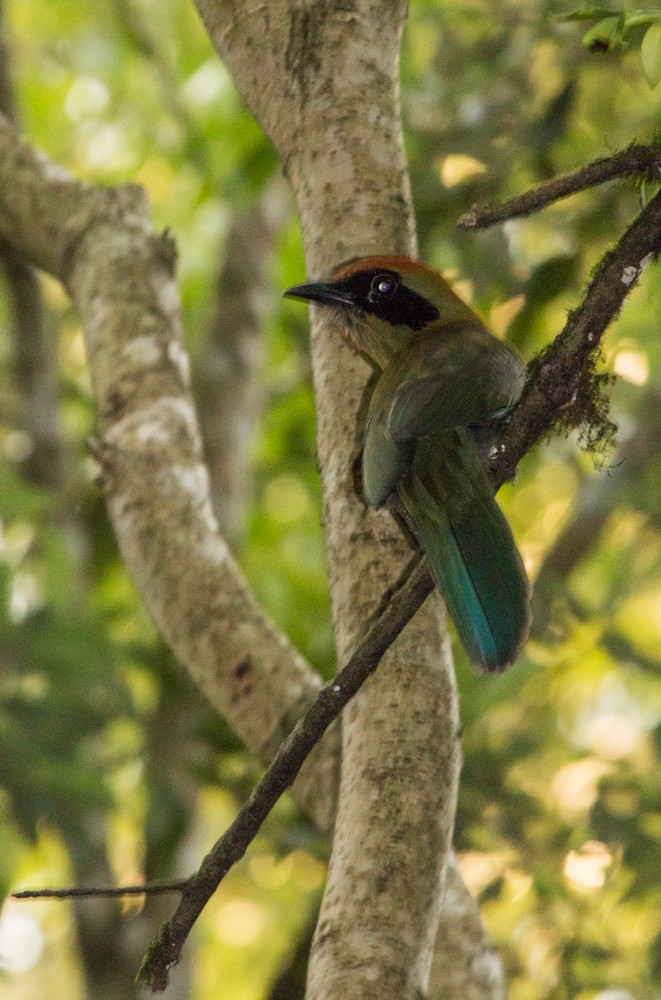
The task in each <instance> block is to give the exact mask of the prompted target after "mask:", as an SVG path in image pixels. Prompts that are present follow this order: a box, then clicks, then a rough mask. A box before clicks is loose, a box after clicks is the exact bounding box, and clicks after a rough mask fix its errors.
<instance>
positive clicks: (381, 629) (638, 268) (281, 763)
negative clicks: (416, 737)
mask: <svg viewBox="0 0 661 1000" xmlns="http://www.w3.org/2000/svg"><path fill="white" fill-rule="evenodd" d="M659 252H661V192H660V193H658V194H657V195H656V196H655V197H654V198H653V199H652V201H650V203H649V205H648V206H647V207H646V208H645V209H644V210H643V211H642V212H641V214H640V215H639V216H638V218H637V219H635V220H634V222H633V223H632V224H631V226H630V227H629V229H628V230H627V231H626V233H625V234H624V235H623V237H622V238H621V239H620V241H619V242H618V243H617V244H616V245H615V247H614V248H613V249H611V250H610V251H609V252H608V253H607V254H606V255H605V256H604V258H603V259H602V261H601V262H600V264H599V265H598V267H597V268H596V271H595V274H594V277H593V279H592V281H591V283H590V285H589V287H588V290H587V292H586V295H585V298H584V300H583V302H582V303H581V305H580V306H579V307H578V309H576V310H575V311H574V312H573V313H572V314H571V315H570V316H569V318H568V320H567V323H566V324H565V327H564V329H563V330H562V332H561V333H560V334H559V335H558V337H557V338H556V339H555V341H554V342H553V344H552V345H551V347H550V348H549V349H548V350H547V351H546V352H545V353H544V355H543V356H542V357H541V359H537V360H536V361H535V362H533V363H532V364H531V366H530V369H529V371H530V379H529V383H528V386H527V389H526V392H525V393H524V396H523V398H522V400H521V402H520V403H519V405H518V406H517V408H516V410H515V411H514V413H513V416H512V419H511V421H510V423H509V424H508V425H506V427H505V430H504V432H503V434H502V436H501V437H500V439H499V441H498V443H497V444H496V445H495V447H494V457H493V458H492V461H491V463H490V471H491V475H492V478H493V481H494V485H495V486H496V487H498V486H500V485H502V483H503V482H505V481H506V480H508V479H510V478H512V476H513V475H514V472H515V470H516V466H517V464H518V462H519V461H520V459H521V458H522V457H523V455H524V454H525V453H526V452H527V451H529V450H530V448H532V447H533V446H534V445H535V444H537V443H538V442H539V440H540V439H541V438H542V437H543V436H544V435H545V434H547V433H548V432H549V431H550V430H551V429H552V428H553V426H554V425H555V424H556V423H557V421H558V420H559V419H560V417H561V416H562V417H563V419H564V421H565V423H567V422H568V420H567V414H568V413H570V414H571V411H572V407H573V408H574V409H575V411H576V415H577V416H576V420H577V421H579V420H580V413H581V406H580V405H579V404H580V402H581V393H587V392H588V391H589V382H590V378H591V376H592V367H591V365H593V364H594V352H595V349H596V348H597V346H598V344H599V341H600V340H601V337H602V335H603V333H604V331H605V330H606V328H607V327H608V325H609V324H610V322H611V321H612V320H613V319H614V318H615V316H617V314H618V313H619V311H620V309H621V307H622V303H623V302H624V299H625V298H626V296H627V295H628V294H629V292H630V291H631V290H632V288H633V287H634V285H635V284H636V282H637V280H638V278H639V276H640V274H641V273H642V271H643V269H644V267H645V266H646V265H647V263H649V262H650V261H651V260H652V259H653V258H655V257H656V256H657V255H658V254H659ZM433 586H434V583H433V579H432V576H431V573H430V570H429V567H428V565H427V562H426V560H421V559H418V560H417V561H416V563H414V565H413V568H412V571H411V572H410V575H409V576H408V578H407V579H405V580H404V581H403V582H402V584H401V586H400V588H399V589H398V590H396V591H395V592H394V593H393V595H392V599H391V600H390V602H389V603H388V605H387V606H386V608H385V610H384V611H383V612H382V613H381V614H380V616H379V617H378V618H377V619H376V620H375V621H374V622H373V623H372V625H371V626H370V628H369V629H368V631H367V633H366V635H365V637H364V638H363V639H362V641H361V642H360V644H359V645H358V647H357V648H356V651H355V652H354V654H353V656H352V657H351V659H350V660H349V662H348V663H347V665H346V666H345V667H344V669H343V670H342V671H341V672H340V673H339V674H338V675H337V677H336V678H335V680H333V681H331V682H330V683H329V684H326V685H325V686H324V687H323V688H322V689H321V691H320V692H319V694H318V696H317V698H316V700H315V701H314V702H313V704H312V705H311V706H310V708H309V709H308V710H307V712H306V713H305V715H304V716H303V718H302V719H301V720H300V721H299V722H298V723H297V725H296V727H295V728H294V730H293V731H292V733H291V734H290V736H289V737H288V738H287V739H286V740H285V741H284V743H283V744H282V746H281V747H280V749H279V751H278V753H277V754H276V757H275V758H274V760H273V762H272V764H271V765H270V767H269V768H268V770H267V771H266V772H265V774H264V776H263V778H262V779H261V781H260V782H259V784H258V785H257V786H256V788H255V789H254V791H253V793H252V795H251V796H250V798H249V799H248V801H247V802H246V804H245V805H244V806H243V807H242V809H241V810H240V812H239V814H238V815H237V817H236V819H235V820H234V822H233V823H232V824H231V825H230V827H229V828H228V829H227V830H226V831H225V833H224V834H223V836H222V837H220V839H219V840H218V841H217V842H216V844H215V845H214V846H213V848H212V849H211V851H210V852H209V853H208V854H207V856H206V857H205V859H204V861H203V862H202V865H201V866H200V869H199V870H198V872H197V873H196V874H195V875H193V876H191V878H189V879H187V880H186V881H185V882H183V883H182V884H180V885H178V886H177V887H176V891H180V892H181V894H182V899H181V901H180V903H179V906H178V907H177V910H176V911H175V913H174V915H173V916H172V918H171V919H170V920H169V921H167V923H165V924H164V925H163V927H162V928H161V930H160V932H159V934H158V936H157V938H156V939H155V941H154V942H152V945H151V947H150V949H149V951H148V952H147V955H146V956H145V959H144V962H143V964H142V967H141V969H140V972H139V974H138V981H139V982H140V983H142V984H143V985H148V986H150V987H151V989H152V990H153V991H154V992H160V991H162V990H164V989H165V987H166V986H167V983H168V978H169V970H170V968H171V967H172V965H174V964H175V963H176V962H177V961H178V959H179V955H180V953H181V949H182V947H183V945H184V943H185V941H186V939H187V937H188V934H189V933H190V931H191V929H192V927H193V925H194V923H195V921H196V920H197V917H198V916H199V914H200V913H201V912H202V910H203V908H204V906H205V905H206V903H207V902H208V900H209V899H210V897H211V896H212V895H213V893H214V892H215V890H216V889H217V887H218V885H219V884H220V882H221V881H222V879H223V878H224V876H225V875H226V874H227V872H228V871H229V870H230V868H231V867H232V865H234V864H235V863H236V862H237V861H238V860H239V859H240V858H241V857H242V856H243V855H244V853H245V851H246V849H247V848H248V846H249V844H250V843H251V841H252V840H253V839H254V837H255V835H256V833H257V831H258V830H259V828H260V826H261V824H262V823H263V822H264V820H265V819H266V817H267V816H268V814H269V812H270V811H271V809H272V808H273V806H274V805H275V803H276V802H277V801H278V799H279V798H280V796H281V795H282V794H283V793H284V792H285V791H286V789H287V788H289V786H290V785H291V784H293V782H294V780H295V778H296V776H297V775H298V772H299V771H300V769H301V767H302V765H303V763H304V761H305V760H306V758H307V756H308V755H309V753H310V752H311V750H312V749H313V748H314V746H315V745H316V744H317V743H318V742H319V740H320V739H321V737H322V735H323V733H324V732H325V731H326V729H327V728H328V726H329V725H330V724H331V722H333V720H334V719H335V718H336V717H337V716H338V715H339V714H340V712H341V711H342V709H343V708H344V706H345V705H346V704H347V703H348V702H349V701H350V700H351V698H352V697H353V696H354V695H355V694H356V692H357V691H358V690H359V689H360V687H361V686H362V684H363V683H364V681H365V680H366V679H367V677H368V676H369V675H370V674H371V673H373V672H374V670H376V668H377V666H378V664H379V662H380V660H381V658H382V657H383V655H384V654H385V652H386V651H387V649H388V648H389V647H390V645H391V644H392V643H393V642H394V640H395V639H396V638H397V636H398V635H399V634H400V632H401V631H402V630H403V629H404V628H405V626H406V624H407V623H408V622H409V620H410V619H411V618H412V617H413V615H414V614H415V613H416V611H417V610H418V608H419V607H420V606H421V604H422V603H423V601H424V600H425V598H426V597H427V596H428V595H429V593H430V592H431V591H432V589H433ZM136 888H137V887H136ZM140 888H141V889H142V891H148V890H147V886H144V887H140ZM163 891H166V890H163ZM42 894H43V891H42ZM77 894H79V895H85V894H86V892H85V890H80V891H79V892H78V893H77ZM88 894H90V893H88ZM114 894H115V895H121V890H117V891H116V892H115V893H114Z"/></svg>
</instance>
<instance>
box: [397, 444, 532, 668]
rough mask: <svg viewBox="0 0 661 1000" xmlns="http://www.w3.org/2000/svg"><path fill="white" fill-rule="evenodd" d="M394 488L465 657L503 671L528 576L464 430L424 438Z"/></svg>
mask: <svg viewBox="0 0 661 1000" xmlns="http://www.w3.org/2000/svg"><path fill="white" fill-rule="evenodd" d="M398 491H399V495H400V497H401V499H402V502H403V503H404V506H405V507H406V509H407V511H408V512H409V514H410V516H411V518H412V520H413V522H414V524H415V526H416V529H417V532H418V535H419V537H420V543H421V545H422V547H423V549H424V551H425V553H426V555H427V558H428V560H429V565H430V566H431V570H432V572H433V574H434V578H435V579H436V582H437V583H438V586H439V588H440V590H441V592H442V593H443V596H444V597H445V600H446V603H447V606H448V610H449V612H450V615H451V616H452V619H453V621H454V623H455V625H456V627H457V632H458V633H459V636H460V638H461V641H462V642H463V644H464V646H465V647H466V651H467V652H468V655H469V656H470V658H471V660H472V661H473V663H475V664H477V665H479V666H481V667H483V668H485V669H486V670H488V671H500V670H503V669H504V668H505V667H506V666H507V664H509V663H511V662H512V660H513V659H514V658H515V657H516V654H517V652H518V650H519V648H520V646H521V643H522V641H523V640H524V638H525V637H526V636H527V633H528V628H529V624H530V616H529V611H528V581H527V578H526V574H525V570H524V567H523V563H522V561H521V556H520V555H519V553H518V551H517V549H516V545H515V544H514V539H513V537H512V532H511V530H510V527H509V525H508V523H507V521H506V520H505V517H504V516H503V513H502V511H501V510H500V508H499V506H498V504H497V503H496V501H495V500H494V499H493V496H492V493H491V487H490V484H489V482H488V480H487V477H486V475H485V473H484V469H483V466H482V462H481V459H480V456H479V454H478V451H477V446H476V444H475V441H474V439H473V437H472V435H471V433H470V431H468V430H464V429H457V430H449V431H444V432H443V431H442V432H439V433H438V434H436V435H434V436H433V437H430V438H428V439H426V440H425V441H424V443H423V444H422V445H419V446H418V448H417V450H416V455H415V459H414V462H413V465H412V468H411V470H410V472H409V473H408V475H407V476H406V477H405V478H404V479H403V480H402V481H401V482H400V484H399V489H398Z"/></svg>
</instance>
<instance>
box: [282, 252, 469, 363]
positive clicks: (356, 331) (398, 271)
mask: <svg viewBox="0 0 661 1000" xmlns="http://www.w3.org/2000/svg"><path fill="white" fill-rule="evenodd" d="M284 294H285V295H287V296H291V297H292V298H298V299H307V300H309V301H310V302H316V303H319V304H321V305H325V306H331V307H333V308H334V309H336V310H338V311H339V312H340V313H341V314H342V318H343V319H344V320H345V325H346V329H347V333H348V336H349V339H350V341H351V343H352V345H353V346H354V348H355V349H356V350H357V351H360V352H361V353H363V354H367V355H368V356H369V357H370V358H371V359H372V360H373V361H375V362H376V364H378V365H379V367H381V368H384V367H385V366H386V364H387V363H388V361H389V360H390V358H392V356H393V355H394V354H395V353H396V352H397V351H398V350H400V348H401V347H403V346H404V345H405V344H406V343H407V342H408V341H409V340H410V339H411V337H414V336H415V335H416V334H417V333H419V332H420V331H421V330H424V329H425V328H426V327H428V326H429V325H430V324H432V323H436V322H438V321H441V322H443V323H447V322H453V321H455V320H462V319H466V318H467V316H471V317H473V318H474V316H473V313H472V311H471V310H470V308H469V307H468V306H467V305H466V303H465V302H462V300H461V299H460V298H459V297H458V296H457V295H455V293H454V292H453V291H452V289H451V288H450V286H449V285H448V283H447V281H445V279H444V278H443V277H441V275H440V274H439V273H438V271H434V270H433V269H432V268H431V267H429V266H428V265H427V264H424V263H422V261H417V260H412V259H411V258H410V257H382V256H379V257H358V258H354V259H352V260H349V261H345V263H343V264H340V265H339V267H337V268H335V270H334V271H333V273H332V274H331V276H330V279H328V280H325V281H313V282H310V283H309V284H304V285H295V286H294V287H293V288H288V289H287V291H286V292H285V293H284Z"/></svg>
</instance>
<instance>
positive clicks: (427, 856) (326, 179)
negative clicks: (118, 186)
mask: <svg viewBox="0 0 661 1000" xmlns="http://www.w3.org/2000/svg"><path fill="white" fill-rule="evenodd" d="M198 7H199V9H200V12H201V14H202V17H203V19H204V21H205V23H206V25H207V28H208V29H209V31H210V34H211V36H212V38H213V40H214V42H215V44H216V46H217V48H218V50H219V52H220V53H221V55H222V56H223V58H224V59H225V61H226V63H227V65H228V67H229V69H230V71H231V72H232V74H233V76H234V79H235V82H236V83H237V86H238V87H239V89H240V91H241V92H242V94H243V96H244V98H245V99H246V100H247V102H248V104H249V105H250V107H251V109H252V110H253V111H254V113H255V114H256V116H257V117H258V119H259V121H260V123H261V124H262V126H263V127H264V128H265V130H266V131H267V133H268V134H269V136H270V138H271V140H272V141H273V142H274V145H275V146H276V148H277V150H278V152H279V154H280V156H281V158H282V161H283V163H284V164H285V166H286V170H287V174H288V176H289V179H290V181H291V183H292V187H293V189H294V193H295V195H296V199H297V202H298V207H299V212H300V216H301V222H302V228H303V234H304V241H305V250H306V260H307V267H308V272H309V274H311V275H318V274H320V273H323V272H324V271H326V270H327V269H328V268H329V267H330V266H331V265H332V264H335V263H337V262H338V261H340V260H342V258H344V257H346V256H350V255H354V254H360V253H367V252H370V251H381V252H384V253H387V252H391V253H392V252H405V253H406V252H408V253H412V252H413V251H414V248H415V244H414V237H413V222H412V212H411V206H410V195H409V189H408V181H407V174H406V168H405V162H404V155H403V142H402V135H401V126H400V120H399V110H398V109H399V97H398V53H399V44H400V34H401V29H402V23H403V19H404V16H405V11H406V5H405V4H404V3H391V4H388V5H387V6H384V5H383V4H382V3H377V2H374V0H371V2H369V0H363V2H362V3H352V4H347V3H346V2H335V3H332V2H331V3H329V2H325V3H322V2H316V3H310V4H306V5H302V4H292V3H287V2H282V0H280V2H275V0H271V2H269V3H268V4H265V3H263V4H230V3H223V2H216V0H198ZM274 80H277V81H278V90H277V93H274V87H273V81H274ZM313 319H314V322H313V336H312V351H313V365H314V374H315V389H316V393H317V401H318V413H319V433H318V451H319V458H320V463H321V467H322V474H323V479H324V497H325V526H326V532H327V548H328V559H329V570H330V582H331V590H332V598H333V611H334V620H335V629H336V642H337V649H338V658H339V660H340V661H342V660H344V659H345V657H346V655H347V653H348V652H349V651H350V650H351V649H352V647H353V645H354V644H355V642H356V639H357V638H358V636H359V635H360V633H361V631H362V629H363V628H364V626H365V622H366V621H367V620H368V619H369V617H370V616H371V615H372V614H373V613H374V611H375V609H376V607H377V606H378V604H379V602H380V600H381V598H382V595H383V593H384V591H386V590H387V588H388V587H389V586H391V585H392V584H393V582H394V581H395V580H396V579H397V577H398V576H399V574H400V573H401V571H402V569H403V566H404V564H405V562H406V560H407V558H408V557H409V550H408V548H407V545H406V543H405V542H404V540H403V539H402V537H401V535H400V533H399V532H398V530H397V529H396V528H395V526H394V524H393V522H392V520H391V518H390V517H389V515H387V514H374V513H371V512H369V511H368V510H367V509H366V507H365V504H364V503H363V501H362V499H361V498H360V497H359V496H357V495H356V490H355V486H354V479H353V471H352V470H353V466H354V463H355V460H356V458H357V454H358V448H359V445H358V442H357V437H356V417H357V413H358V410H359V407H360V402H361V397H362V395H363V392H364V389H365V384H366V379H367V376H368V369H367V366H366V365H365V364H364V362H362V361H361V360H359V359H358V358H356V357H355V356H354V355H353V354H352V353H351V352H350V351H349V350H348V348H347V347H346V346H344V345H343V344H342V342H341V339H340V331H339V330H338V329H337V328H336V327H334V326H333V325H332V324H330V323H328V321H327V320H326V318H325V317H324V316H323V315H315V316H314V317H313ZM458 766H459V753H458V722H457V711H456V695H455V690H454V678H453V671H452V662H451V657H450V651H449V645H448V643H447V639H446V635H445V629H444V623H443V620H442V617H441V615H440V601H438V599H437V598H436V597H435V598H434V599H432V600H430V601H428V602H427V604H426V606H425V607H424V608H423V609H422V610H421V612H420V613H419V614H418V615H417V616H416V618H415V619H414V620H413V621H412V622H411V623H410V624H409V625H408V626H407V628H406V630H405V632H404V633H403V634H402V636H401V637H400V639H399V640H398V641H397V643H396V644H395V645H394V646H393V648H392V650H391V651H390V652H389V654H388V655H387V656H386V657H385V658H384V660H383V663H382V664H381V666H380V668H379V671H378V674H377V676H376V677H375V678H373V679H372V680H371V681H369V682H368V683H367V684H366V685H365V687H364V688H363V690H362V691H361V692H360V694H359V695H358V696H357V697H356V699H355V700H354V701H353V702H352V704H351V705H350V706H349V709H348V711H347V712H346V713H345V718H344V745H343V769H342V780H341V785H340V799H339V808H338V819H337V824H336V832H335V838H334V842H333V852H332V857H331V864H330V871H329V878H328V884H327V888H326V893H325V896H324V902H323V905H322V912H321V915H320V920H319V924H318V927H317V933H316V935H315V941H314V945H313V953H312V957H311V965H310V973H309V981H308V997H309V998H310V1000H312V998H314V1000H322V998H331V997H338V996H341V997H342V998H343V1000H351V998H352V997H356V998H358V997H360V998H361V1000H366V998H369V997H374V998H377V997H378V998H379V1000H388V998H389V997H393V998H394V997H397V998H398V1000H406V998H411V1000H413V998H418V997H420V996H421V995H424V994H425V993H426V991H427V982H428V976H429V967H430V963H431V956H432V947H433V941H434V938H435V933H436V927H437V924H438V919H439V913H440V906H441V895H442V877H443V872H444V867H445V864H446V862H447V856H448V851H449V848H450V839H451V832H452V825H453V819H454V808H455V796H456V784H457V776H458Z"/></svg>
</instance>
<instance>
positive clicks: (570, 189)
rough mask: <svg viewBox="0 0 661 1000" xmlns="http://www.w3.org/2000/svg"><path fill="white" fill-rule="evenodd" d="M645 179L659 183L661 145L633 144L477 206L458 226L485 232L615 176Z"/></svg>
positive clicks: (660, 176) (463, 216) (660, 175)
mask: <svg viewBox="0 0 661 1000" xmlns="http://www.w3.org/2000/svg"><path fill="white" fill-rule="evenodd" d="M632 176H633V177H643V178H645V177H647V178H649V179H650V180H657V181H658V180H661V144H660V143H655V144H653V145H650V146H638V145H632V146H629V148H628V149H623V150H622V151H621V152H619V153H616V154H615V155H614V156H607V157H605V158H604V159H601V160H595V161H594V163H588V165H587V166H585V167H579V169H578V170H573V171H572V172H571V173H570V174H564V176H562V177H554V178H553V179H552V180H550V181H545V183H544V184H540V185H539V187H536V188H532V189H531V190H530V191H526V192H525V194H520V195H518V196H517V197H516V198H511V199H510V200H509V201H504V202H502V203H501V204H499V205H484V206H482V207H478V206H476V205H474V206H473V208H471V210H470V211H469V212H466V214H465V215H462V216H461V218H460V219H459V221H458V223H457V225H458V226H462V227H463V228H464V229H485V228H486V227H487V226H493V225H495V224H496V223H498V222H505V220H506V219H515V218H517V217H520V216H522V215H530V213H531V212H536V211H538V210H539V209H540V208H544V207H545V206H546V205H550V204H552V203H553V202H554V201H560V199H561V198H567V197H569V195H572V194H576V193H577V192H578V191H584V190H585V189H586V188H591V187H596V186H597V185H598V184H603V183H604V182H605V181H610V180H613V179H614V178H615V177H632Z"/></svg>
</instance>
